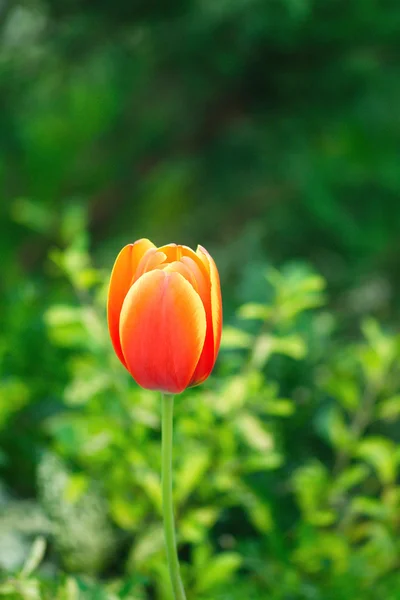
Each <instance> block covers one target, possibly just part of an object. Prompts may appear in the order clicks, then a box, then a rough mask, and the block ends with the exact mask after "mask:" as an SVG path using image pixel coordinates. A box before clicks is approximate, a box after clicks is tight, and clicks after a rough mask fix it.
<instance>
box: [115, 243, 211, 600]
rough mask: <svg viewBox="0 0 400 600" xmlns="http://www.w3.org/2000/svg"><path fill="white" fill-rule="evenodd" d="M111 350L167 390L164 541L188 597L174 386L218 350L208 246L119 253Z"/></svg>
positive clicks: (176, 581) (139, 377)
mask: <svg viewBox="0 0 400 600" xmlns="http://www.w3.org/2000/svg"><path fill="white" fill-rule="evenodd" d="M107 313H108V328H109V331H110V336H111V341H112V343H113V346H114V350H115V352H116V354H117V356H118V358H119V359H120V361H121V362H122V364H123V365H124V367H125V368H126V369H127V370H128V371H129V373H130V374H131V375H132V377H133V378H134V379H135V381H136V382H137V383H138V384H139V385H141V386H142V387H143V388H146V389H148V390H159V391H160V392H162V425H161V428H162V450H161V454H162V499H163V500H162V501H163V519H164V533H165V548H166V553H167V559H168V567H169V572H170V578H171V586H172V592H173V596H174V598H175V600H186V596H185V590H184V587H183V584H182V580H181V576H180V569H179V560H178V552H177V548H176V536H175V521H174V511H173V501H172V500H173V499H172V434H173V405H174V397H173V395H172V394H179V393H180V392H183V390H185V389H186V388H188V387H190V386H194V385H198V384H199V383H201V382H202V381H204V380H205V379H207V377H208V376H209V375H210V373H211V371H212V369H213V367H214V364H215V361H216V358H217V354H218V350H219V345H220V341H221V327H222V302H221V289H220V284H219V275H218V270H217V267H216V266H215V262H214V261H213V259H212V258H211V256H210V255H209V254H208V252H207V250H205V249H204V248H202V247H201V246H198V248H197V251H196V252H194V251H193V250H191V249H190V248H188V247H187V246H178V245H176V244H168V245H167V246H161V248H156V247H155V246H154V244H152V243H151V242H150V241H149V240H146V239H143V240H138V241H137V242H135V243H134V244H129V245H128V246H125V248H123V249H122V250H121V252H120V253H119V255H118V257H117V260H116V261H115V264H114V268H113V270H112V273H111V280H110V288H109V292H108V303H107Z"/></svg>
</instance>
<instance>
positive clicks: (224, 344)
mask: <svg viewBox="0 0 400 600" xmlns="http://www.w3.org/2000/svg"><path fill="white" fill-rule="evenodd" d="M252 343H253V336H252V335H250V334H249V333H246V332H245V331H242V330H241V329H237V328H236V327H230V326H226V327H224V329H223V332H222V339H221V348H225V349H227V350H234V349H238V350H244V349H248V348H250V347H251V345H252Z"/></svg>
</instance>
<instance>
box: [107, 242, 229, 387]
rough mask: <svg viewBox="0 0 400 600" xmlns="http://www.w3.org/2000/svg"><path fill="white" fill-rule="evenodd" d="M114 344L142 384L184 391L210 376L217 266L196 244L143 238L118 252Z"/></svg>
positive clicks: (218, 307)
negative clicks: (156, 243) (157, 244)
mask: <svg viewBox="0 0 400 600" xmlns="http://www.w3.org/2000/svg"><path fill="white" fill-rule="evenodd" d="M107 312H108V327H109V331H110V336H111V340H112V343H113V346H114V350H115V352H116V354H117V356H118V358H119V359H120V361H121V362H122V364H123V365H124V366H125V368H126V369H127V370H128V371H129V373H130V374H131V375H132V377H133V378H134V379H135V381H136V382H137V383H138V384H139V385H140V386H142V387H143V388H146V389H149V390H159V391H161V392H165V393H169V394H179V393H180V392H183V390H185V389H186V388H187V387H190V386H194V385H198V384H199V383H201V382H202V381H204V380H205V379H207V377H208V376H209V375H210V373H211V371H212V369H213V367H214V364H215V361H216V358H217V354H218V350H219V345H220V340H221V327H222V302H221V288H220V282H219V275H218V270H217V267H216V265H215V262H214V260H213V259H212V257H211V256H210V255H209V254H208V252H207V251H206V250H205V249H204V248H202V247H201V246H198V248H197V251H196V252H194V251H193V250H191V249H190V248H188V247H187V246H179V245H176V244H168V245H166V246H162V247H161V248H156V247H155V246H154V244H152V243H151V242H150V241H149V240H146V239H142V240H138V241H137V242H135V243H134V244H129V245H127V246H125V247H124V248H123V249H122V250H121V252H120V253H119V255H118V257H117V259H116V261H115V264H114V268H113V270H112V274H111V280H110V287H109V292H108V303H107Z"/></svg>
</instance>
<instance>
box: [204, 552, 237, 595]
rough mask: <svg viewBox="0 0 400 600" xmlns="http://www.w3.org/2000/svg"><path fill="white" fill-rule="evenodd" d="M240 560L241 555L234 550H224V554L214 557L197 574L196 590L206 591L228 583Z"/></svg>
mask: <svg viewBox="0 0 400 600" xmlns="http://www.w3.org/2000/svg"><path fill="white" fill-rule="evenodd" d="M241 562H242V557H241V556H240V554H237V553H235V552H225V554H221V555H218V556H216V557H214V558H213V559H212V561H211V562H210V563H208V564H207V565H206V568H205V569H204V570H202V571H201V572H200V573H199V574H198V576H197V582H196V590H197V592H198V593H203V592H207V591H210V590H212V589H214V588H217V587H218V586H220V585H223V584H226V583H228V581H229V580H230V579H231V578H232V577H233V575H234V573H235V571H237V570H238V568H239V567H240V565H241Z"/></svg>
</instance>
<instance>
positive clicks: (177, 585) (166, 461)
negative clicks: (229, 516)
mask: <svg viewBox="0 0 400 600" xmlns="http://www.w3.org/2000/svg"><path fill="white" fill-rule="evenodd" d="M173 415H174V397H173V396H169V395H167V394H163V395H162V450H161V452H162V498H163V517H164V536H165V547H166V551H167V560H168V567H169V575H170V578H171V584H172V589H173V593H174V598H175V600H186V596H185V590H184V589H183V584H182V581H181V576H180V571H179V560H178V553H177V549H176V536H175V520H174V507H173V498H172V438H173Z"/></svg>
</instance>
